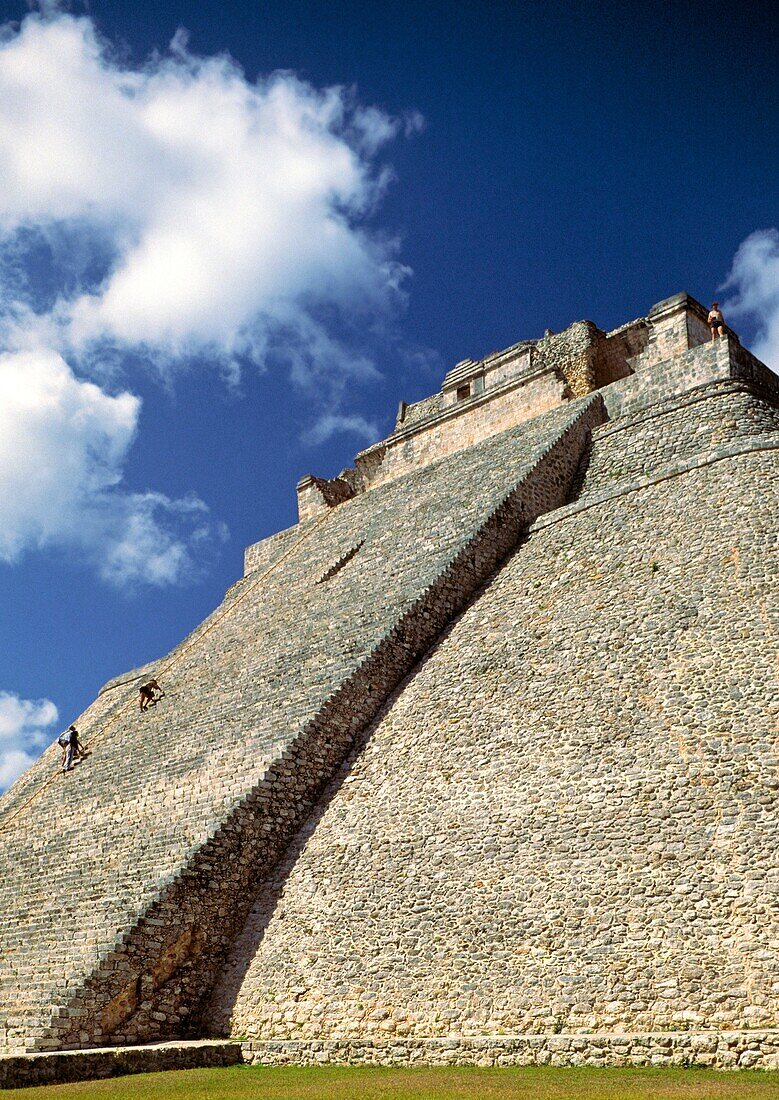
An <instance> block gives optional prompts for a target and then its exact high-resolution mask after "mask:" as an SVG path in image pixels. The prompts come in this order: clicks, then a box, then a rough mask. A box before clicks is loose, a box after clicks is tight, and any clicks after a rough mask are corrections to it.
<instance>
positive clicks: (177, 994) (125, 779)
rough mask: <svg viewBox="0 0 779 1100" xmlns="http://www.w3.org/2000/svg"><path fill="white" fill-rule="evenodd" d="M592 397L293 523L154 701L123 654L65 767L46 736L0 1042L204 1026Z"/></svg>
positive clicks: (1, 834) (3, 813)
mask: <svg viewBox="0 0 779 1100" xmlns="http://www.w3.org/2000/svg"><path fill="white" fill-rule="evenodd" d="M602 418H603V409H602V403H601V400H600V398H599V397H598V396H591V397H587V398H582V399H580V400H578V401H575V402H572V403H571V404H570V405H566V406H564V407H563V408H560V409H557V410H555V411H554V412H551V413H549V414H547V415H545V416H543V417H539V418H537V419H536V420H534V421H533V422H532V423H530V424H525V425H522V426H521V427H519V428H515V429H512V430H510V431H507V432H504V433H502V434H501V435H498V436H495V437H492V438H490V439H488V440H486V441H484V442H483V443H481V444H478V445H477V446H474V447H471V448H469V449H468V450H466V451H463V452H460V453H459V454H457V455H455V456H451V457H449V458H447V459H445V460H444V461H442V462H438V463H434V464H432V465H430V466H428V467H425V468H424V469H421V470H419V471H417V472H415V473H413V474H410V475H408V476H406V477H404V478H401V479H399V480H398V481H396V482H393V483H391V484H389V485H386V486H384V487H380V488H377V489H374V490H372V491H371V492H369V493H366V494H364V495H362V496H359V497H356V498H354V499H352V500H350V501H348V502H346V503H344V504H343V505H341V506H340V507H338V508H335V509H333V510H332V511H331V512H329V513H326V514H325V515H324V516H322V517H320V518H318V519H316V520H314V521H310V522H308V523H306V524H302V525H301V527H300V529H299V533H295V534H292V535H288V536H285V537H284V539H283V540H281V541H280V542H279V543H278V549H277V551H276V552H275V553H271V554H270V559H269V560H265V561H264V562H263V565H262V567H261V568H259V569H257V570H255V571H254V572H250V573H249V574H248V575H247V577H245V578H244V580H243V581H242V582H240V583H238V584H236V585H234V586H233V587H232V588H231V589H230V590H229V592H228V594H227V596H226V598H225V601H224V603H223V604H222V606H221V607H220V608H218V609H217V611H215V612H214V614H213V615H212V616H211V617H210V618H209V619H208V620H206V622H205V623H203V624H202V625H201V626H200V627H198V628H197V630H196V631H194V632H193V634H192V635H190V637H189V638H188V639H186V640H185V641H184V642H183V643H182V644H181V645H180V646H179V647H177V649H176V650H174V651H173V652H172V653H171V654H170V655H169V656H168V657H167V658H165V659H163V660H162V661H160V662H159V663H158V664H156V665H155V666H153V667H154V670H155V672H156V673H157V674H158V676H159V678H160V679H161V680H162V683H163V686H164V688H165V692H166V697H165V699H163V700H162V701H161V703H160V704H159V705H158V706H157V707H155V708H153V709H151V710H150V711H149V712H148V713H146V714H144V715H140V714H139V713H138V708H137V702H136V693H137V686H138V681H137V679H135V680H133V679H128V678H119V679H118V680H117V681H116V682H115V685H116V686H114V687H112V688H111V689H110V690H107V691H104V692H103V693H102V694H101V695H100V696H99V697H98V699H97V700H96V702H95V703H94V704H92V706H91V707H90V708H89V709H88V710H87V711H86V712H85V714H84V715H82V717H81V718H80V719H79V720H78V721H77V725H78V726H79V729H80V730H81V731H82V734H83V737H84V739H85V740H86V742H87V743H88V744H89V745H90V748H91V755H90V756H89V757H88V758H87V759H86V760H85V761H83V762H82V763H80V764H79V765H78V766H77V768H76V769H75V770H74V771H73V772H72V773H70V774H68V775H65V776H63V775H61V774H59V771H58V762H59V754H58V750H56V749H55V748H53V749H51V750H49V751H47V752H46V753H44V755H43V757H42V758H41V760H40V761H39V762H38V763H37V764H36V765H35V766H34V767H33V768H32V769H30V771H29V772H28V773H27V774H26V775H25V776H24V777H23V778H22V779H21V780H20V781H19V782H18V783H17V784H16V785H15V786H14V787H13V788H12V789H11V791H9V792H8V794H7V795H6V796H5V797H4V798H3V802H2V808H0V903H1V904H2V912H3V922H2V927H1V928H0V969H1V970H2V985H1V986H0V1046H3V1045H4V1046H5V1047H6V1049H16V1050H19V1049H28V1050H46V1049H56V1048H68V1047H78V1046H88V1045H94V1044H96V1043H104V1042H105V1041H106V1039H107V1038H108V1037H110V1038H111V1041H112V1042H119V1043H121V1042H139V1041H149V1040H155V1039H162V1038H167V1037H171V1036H181V1035H186V1034H189V1033H192V1031H193V1030H194V1029H196V1028H197V1026H198V1019H199V1012H200V1006H201V1005H202V1004H203V1001H204V999H205V998H207V996H208V994H209V991H210V989H211V987H212V986H213V983H214V980H215V977H216V975H217V973H218V970H219V966H220V963H221V960H222V959H223V958H224V955H225V953H226V951H227V950H228V948H229V946H230V944H231V942H232V939H233V937H234V935H235V933H236V931H237V930H238V929H239V928H240V927H241V924H242V922H243V920H244V918H245V915H246V912H247V910H248V907H249V905H250V904H251V901H252V898H253V897H254V896H255V894H256V892H257V890H258V889H259V888H260V886H261V885H262V883H263V881H264V880H265V877H266V876H267V874H268V872H269V870H270V869H271V868H272V867H273V866H274V864H275V863H276V862H277V860H278V859H279V858H280V856H281V854H282V853H283V852H284V850H285V848H286V845H287V844H288V843H289V840H290V838H291V837H292V836H293V835H294V832H295V830H296V829H297V828H298V827H299V826H300V824H301V822H302V821H303V820H305V818H306V816H307V815H308V813H309V812H310V810H311V807H312V806H313V805H314V803H315V801H316V798H317V796H318V794H319V792H320V790H321V789H322V786H323V784H324V783H325V782H326V781H327V780H328V779H329V777H330V776H331V775H332V774H333V772H334V770H335V768H337V766H338V765H339V764H340V763H341V761H342V760H343V759H344V757H345V755H346V753H347V752H348V751H349V749H350V747H351V745H352V744H353V741H354V738H355V737H356V736H357V735H358V734H359V732H360V731H361V730H362V729H363V728H364V727H365V725H366V724H367V723H368V722H369V721H370V720H371V719H372V718H373V717H374V716H375V715H376V713H377V712H378V711H379V709H380V708H381V706H382V705H383V703H384V701H385V700H386V699H387V697H388V696H389V694H390V692H391V691H392V690H393V689H394V688H395V687H396V685H397V684H398V683H399V681H400V680H401V679H402V677H403V676H404V675H406V674H407V673H408V671H409V670H410V669H411V667H412V666H413V664H414V662H415V661H416V660H417V659H418V658H419V657H420V655H421V654H422V653H424V652H425V650H426V649H427V648H428V647H429V646H430V645H431V643H432V642H433V641H434V640H435V639H436V637H438V635H439V634H440V633H441V631H442V630H443V628H444V627H445V626H446V625H447V624H448V623H449V622H450V621H451V620H452V618H453V617H454V616H455V615H456V614H457V613H458V612H459V611H461V610H462V609H463V607H464V606H465V605H466V604H467V602H468V601H469V599H470V598H471V597H472V595H473V594H474V593H475V591H476V590H477V589H478V588H479V586H480V585H482V584H483V583H484V582H485V581H486V580H487V579H488V578H489V577H490V576H491V574H492V573H493V572H494V570H495V569H496V567H497V566H498V564H499V563H500V562H501V561H502V560H503V559H504V558H505V556H506V555H507V554H509V553H510V552H511V550H512V549H513V548H514V547H515V546H516V544H517V541H518V539H519V537H520V535H521V533H522V531H523V530H525V529H526V528H527V527H528V525H529V524H530V523H532V522H533V520H534V519H536V518H537V517H538V516H539V515H541V514H543V513H544V512H547V511H549V510H550V509H554V508H556V507H559V506H560V505H561V504H562V503H563V502H564V501H565V500H566V498H567V495H568V492H569V488H570V484H571V479H572V477H573V475H574V472H575V470H576V468H577V465H578V463H579V459H580V456H581V452H582V448H583V446H584V443H585V440H586V438H587V435H588V433H589V431H590V430H591V429H592V428H593V427H594V426H595V425H596V424H598V423H599V422H600V421H601V420H602ZM355 547H356V548H357V549H355ZM256 557H257V558H258V559H259V555H256ZM336 567H338V568H336ZM149 667H151V666H149Z"/></svg>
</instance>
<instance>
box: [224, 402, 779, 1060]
mask: <svg viewBox="0 0 779 1100" xmlns="http://www.w3.org/2000/svg"><path fill="white" fill-rule="evenodd" d="M713 403H714V404H715V405H716V404H717V401H714V402H713ZM696 410H697V411H696ZM768 415H770V416H773V413H770V414H768ZM684 416H687V417H696V416H697V417H698V418H699V425H700V427H701V436H702V439H703V440H704V446H705V444H706V441H707V440H708V441H711V423H710V419H709V415H708V412H707V409H706V406H705V405H702V404H697V405H692V406H690V407H689V409H688V410H687V411H686V412H685V413H684ZM672 417H673V414H671V413H669V414H668V418H669V419H668V422H669V423H672V422H673V421H672ZM646 433H647V428H646V425H645V424H644V423H643V422H642V421H641V420H637V421H636V423H635V424H634V426H633V428H632V429H631V430H626V431H623V432H620V433H615V434H614V435H613V436H611V437H610V438H608V439H605V440H604V442H603V445H604V447H607V448H608V449H609V450H610V451H611V452H612V453H613V452H615V451H616V450H617V449H618V448H619V449H621V450H622V452H623V462H624V463H625V464H628V463H629V462H630V461H631V455H632V453H633V451H634V450H635V449H636V448H637V447H638V446H639V445H644V444H645V443H646V440H647V435H646ZM659 434H661V432H660V425H658V435H659ZM769 434H771V435H773V439H774V446H773V449H771V447H770V446H769V445H768V443H766V440H765V436H761V437H755V441H754V443H751V442H750V439H748V438H746V439H742V440H741V441H740V443H739V446H741V447H742V448H744V450H743V453H741V454H739V455H735V456H731V457H727V456H726V454H725V451H724V450H721V449H717V450H715V451H714V452H710V451H707V450H704V451H703V452H702V453H701V455H700V456H699V463H698V465H697V466H695V468H692V469H688V470H687V471H686V472H682V473H678V474H676V475H671V474H668V475H667V476H666V472H665V471H664V469H663V468H662V467H658V468H657V470H656V471H655V473H656V475H657V476H656V478H655V480H654V483H651V484H647V485H644V486H643V487H640V488H633V487H631V485H630V484H629V483H627V482H625V483H624V485H625V488H624V491H623V492H622V493H621V494H620V495H616V496H614V497H613V499H611V500H604V501H602V502H600V503H598V504H597V506H594V507H592V506H588V504H587V502H586V501H585V500H584V499H582V500H581V501H580V502H579V503H578V504H574V505H569V506H568V507H566V508H564V509H561V510H560V511H559V512H558V513H550V514H547V515H545V516H544V517H542V518H541V519H540V520H539V521H538V522H537V523H536V524H535V525H534V526H533V528H531V533H530V537H529V538H528V539H527V541H525V542H524V543H523V544H522V545H521V546H520V548H519V549H518V550H517V552H516V553H515V554H514V555H513V557H512V558H511V559H510V561H509V562H508V563H507V564H506V565H505V566H504V567H503V568H502V570H501V571H500V572H499V573H498V574H497V576H495V578H494V579H493V580H492V581H491V582H490V583H489V584H488V585H487V587H486V588H485V590H484V591H483V593H482V594H481V596H480V597H479V599H478V600H476V601H475V602H474V603H473V604H472V605H471V606H470V607H469V608H468V609H467V610H466V611H465V612H464V614H463V615H462V616H461V617H460V618H459V619H457V620H456V621H455V623H454V624H453V625H452V627H451V628H450V629H449V631H448V632H447V633H446V635H445V636H444V638H443V639H442V640H441V641H440V642H439V643H438V644H437V645H436V646H435V648H434V649H433V650H432V651H431V653H430V654H429V655H428V656H427V658H426V659H425V660H424V662H423V663H422V665H421V667H419V668H418V669H417V670H416V671H415V673H414V674H413V675H412V676H411V678H410V679H409V680H408V681H407V682H406V684H405V685H404V687H403V689H402V690H401V691H400V692H399V693H397V694H396V695H395V696H394V697H393V699H392V700H391V702H390V703H389V705H388V706H387V707H386V709H385V710H384V711H383V713H382V714H381V715H380V716H379V718H378V719H377V721H376V722H375V723H374V724H373V726H372V727H371V729H370V731H369V733H368V736H367V737H366V739H365V742H364V744H363V745H362V746H360V747H358V748H356V749H355V751H354V753H353V754H352V756H351V757H350V759H349V760H348V761H347V762H345V764H344V765H343V767H342V768H341V770H340V773H339V774H338V776H337V777H336V778H335V779H334V781H333V782H332V783H331V785H330V786H329V787H328V789H327V790H326V792H325V794H324V796H323V798H322V799H321V801H320V803H319V804H318V806H317V808H316V811H315V813H314V814H313V815H312V817H311V818H310V820H309V821H308V822H306V824H305V826H304V827H303V828H302V829H301V830H300V832H299V833H298V835H297V838H296V841H295V843H294V845H293V846H292V847H291V848H290V850H289V852H288V854H287V855H286V856H285V858H284V860H283V861H282V862H281V863H280V864H279V865H278V867H277V869H276V872H275V873H274V875H273V877H272V879H271V881H270V883H269V884H268V886H267V887H266V888H265V889H264V890H263V891H262V893H261V895H260V896H259V897H258V900H257V902H256V903H255V905H254V907H253V909H252V911H251V913H250V916H249V918H248V920H247V922H246V925H245V927H244V930H243V933H242V934H241V936H240V937H239V938H238V940H237V941H236V944H235V946H234V949H233V951H232V952H231V954H230V956H229V959H228V964H227V965H226V967H225V970H224V975H223V978H222V980H221V982H220V984H219V986H218V987H217V990H216V993H215V996H214V998H213V1001H212V1005H211V1009H210V1013H209V1021H210V1027H211V1029H212V1030H213V1031H214V1032H215V1033H219V1032H231V1033H232V1034H233V1035H238V1036H246V1037H248V1038H249V1039H254V1040H257V1041H258V1042H260V1041H263V1042H265V1041H271V1040H272V1041H273V1042H276V1043H278V1044H282V1043H283V1042H285V1041H293V1042H295V1043H298V1044H303V1045H302V1046H299V1047H298V1048H297V1051H298V1052H297V1055H296V1057H298V1058H301V1057H303V1058H305V1057H307V1053H306V1052H307V1051H308V1050H309V1045H310V1049H311V1050H314V1049H316V1050H317V1051H319V1052H320V1053H319V1055H312V1057H318V1056H321V1057H330V1055H328V1054H327V1051H326V1050H325V1048H324V1047H321V1046H320V1047H317V1046H316V1044H317V1043H320V1044H321V1043H323V1042H324V1041H328V1042H329V1041H331V1040H332V1042H333V1043H334V1044H336V1046H337V1044H338V1043H339V1042H340V1043H341V1044H342V1047H343V1049H348V1050H349V1051H352V1050H353V1045H354V1043H358V1041H359V1043H363V1044H366V1049H367V1046H370V1045H371V1044H374V1043H375V1044H377V1047H376V1048H375V1051H377V1052H376V1053H371V1054H368V1055H366V1057H369V1058H374V1059H375V1058H381V1057H382V1055H381V1052H380V1049H379V1048H380V1047H381V1046H382V1044H383V1045H385V1046H386V1044H387V1043H389V1042H390V1041H391V1040H392V1041H393V1042H395V1045H396V1047H397V1048H398V1050H399V1053H398V1054H397V1056H395V1055H392V1058H395V1060H398V1059H399V1060H403V1058H404V1057H405V1058H412V1059H413V1058H415V1057H417V1056H419V1057H420V1058H423V1059H425V1058H427V1057H428V1056H429V1051H428V1049H427V1046H425V1047H424V1051H422V1053H419V1052H418V1046H419V1043H422V1040H423V1039H424V1040H425V1041H426V1042H427V1043H428V1046H429V1044H430V1042H432V1040H433V1039H435V1038H436V1037H437V1038H439V1039H441V1040H443V1039H448V1040H449V1043H448V1045H447V1046H446V1051H447V1052H448V1053H445V1054H444V1055H443V1057H445V1058H451V1059H454V1060H458V1058H459V1057H460V1051H461V1049H462V1048H463V1047H464V1046H466V1045H467V1042H468V1037H469V1036H471V1037H474V1040H475V1038H476V1037H484V1036H489V1037H491V1041H492V1042H493V1043H494V1044H496V1046H497V1048H500V1049H499V1050H498V1054H496V1057H501V1056H502V1054H501V1051H502V1046H503V1044H502V1042H501V1036H511V1035H519V1034H526V1033H538V1034H539V1035H542V1034H543V1035H546V1036H547V1037H548V1036H549V1034H550V1033H554V1032H577V1031H585V1030H592V1029H594V1030H596V1031H600V1032H610V1033H613V1032H615V1031H622V1030H624V1031H628V1032H646V1031H669V1030H670V1031H677V1030H679V1029H687V1028H689V1029H691V1030H693V1031H694V1030H700V1029H701V1028H703V1029H713V1030H715V1031H716V1030H720V1031H721V1030H722V1029H727V1028H741V1029H749V1028H758V1027H771V1026H773V1027H775V1026H776V1025H777V1023H778V1022H779V978H777V975H778V974H779V948H778V946H777V945H778V944H779V868H778V867H777V861H776V851H777V848H778V847H779V815H778V814H777V796H778V795H779V771H778V770H777V767H778V765H779V758H778V757H777V741H776V729H777V719H778V718H779V688H778V685H777V672H776V662H775V655H776V639H777V633H778V632H779V619H778V618H777V607H778V606H779V601H777V594H778V587H779V586H778V585H777V563H776V549H777V535H776V514H777V505H779V433H776V432H774V433H769ZM642 440H643V443H642V442H641V441H642ZM600 446H601V443H600V442H596V444H595V448H594V453H593V459H592V461H593V467H594V468H596V467H597V465H598V463H599V461H600V460H599V456H598V448H599V447H600ZM750 446H754V448H755V449H754V450H751V451H750V450H749V448H750ZM613 488H615V489H616V488H618V487H617V486H613ZM462 1037H465V1038H462ZM404 1039H408V1043H404V1042H403V1040H404ZM523 1041H524V1040H523ZM567 1041H568V1040H567ZM642 1041H643V1040H642ZM739 1042H742V1047H743V1049H747V1047H748V1044H746V1046H743V1036H742V1038H741V1039H740V1040H739ZM547 1043H548V1039H544V1044H547ZM350 1044H351V1045H350ZM358 1045H359V1044H358ZM488 1045H489V1041H488ZM596 1045H597V1044H596ZM629 1045H630V1044H629V1042H628V1043H627V1046H626V1049H628V1048H629ZM423 1046H424V1044H423ZM693 1046H694V1044H693ZM758 1046H759V1043H758ZM716 1047H717V1042H716V1036H715V1044H714V1048H712V1051H715V1050H716ZM553 1048H554V1042H553V1041H552V1046H551V1047H550V1048H549V1049H553ZM682 1048H684V1049H687V1048H686V1047H684V1044H683V1043H682V1045H681V1047H680V1048H679V1049H680V1050H682ZM258 1049H259V1048H258ZM263 1049H269V1048H265V1047H263ZM274 1049H276V1048H274ZM328 1049H329V1048H328ZM420 1049H421V1048H420ZM545 1049H546V1047H545ZM561 1049H562V1048H561ZM566 1049H568V1048H566ZM694 1049H698V1048H697V1047H694ZM739 1049H742V1048H739ZM278 1051H279V1052H280V1053H279V1057H280V1058H281V1059H282V1060H284V1058H285V1057H289V1055H288V1054H284V1053H282V1047H281V1046H279V1047H278ZM409 1052H410V1053H409ZM758 1053H759V1051H758ZM349 1056H351V1054H350V1055H349ZM728 1056H729V1055H728ZM334 1057H335V1058H336V1060H337V1058H338V1057H339V1056H338V1055H337V1054H335V1055H334ZM388 1057H389V1056H388ZM718 1057H719V1055H717V1054H716V1053H715V1057H714V1060H715V1061H716V1060H717V1058H718ZM738 1058H740V1055H739V1054H737V1055H736V1057H735V1058H734V1059H733V1064H737V1061H738ZM465 1060H468V1056H467V1055H465ZM743 1064H752V1063H751V1062H748V1061H747V1062H744V1063H743Z"/></svg>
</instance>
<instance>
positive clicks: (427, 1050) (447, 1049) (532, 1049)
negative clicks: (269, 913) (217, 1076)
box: [241, 1029, 779, 1070]
mask: <svg viewBox="0 0 779 1100" xmlns="http://www.w3.org/2000/svg"><path fill="white" fill-rule="evenodd" d="M241 1048H242V1051H243V1060H244V1062H247V1063H248V1064H250V1065H298V1066H316V1065H327V1064H331V1065H373V1066H409V1065H420V1066H548V1065H552V1066H615V1067H616V1066H708V1067H710V1068H712V1069H765V1070H769V1069H771V1070H777V1069H779V1029H771V1030H761V1031H665V1032H635V1033H619V1034H617V1033H614V1032H608V1033H593V1034H579V1033H571V1034H560V1035H543V1034H539V1035H535V1034H527V1035H488V1036H476V1037H468V1036H457V1035H452V1036H448V1037H445V1038H436V1039H422V1038H412V1037H407V1038H394V1039H378V1040H376V1041H373V1040H370V1039H321V1040H317V1039H283V1040H274V1039H248V1040H244V1041H243V1042H242V1043H241Z"/></svg>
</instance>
